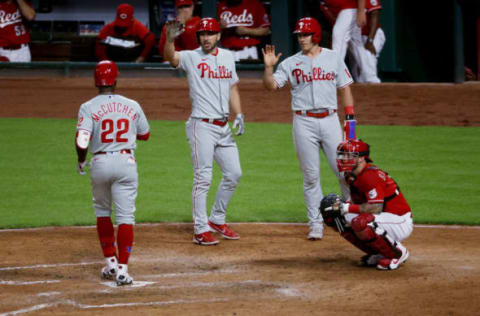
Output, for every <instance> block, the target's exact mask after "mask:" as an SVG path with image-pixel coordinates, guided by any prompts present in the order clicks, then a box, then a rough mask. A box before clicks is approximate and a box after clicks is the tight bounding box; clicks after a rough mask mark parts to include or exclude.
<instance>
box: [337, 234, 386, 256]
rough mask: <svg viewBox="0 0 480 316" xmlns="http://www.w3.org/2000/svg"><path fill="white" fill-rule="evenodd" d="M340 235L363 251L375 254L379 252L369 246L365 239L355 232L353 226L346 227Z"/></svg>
mask: <svg viewBox="0 0 480 316" xmlns="http://www.w3.org/2000/svg"><path fill="white" fill-rule="evenodd" d="M340 235H341V236H342V237H343V238H345V239H346V240H347V241H348V242H349V243H351V244H352V245H354V246H355V247H357V248H358V249H360V250H361V251H363V252H365V253H366V254H369V255H373V254H376V253H378V252H377V251H376V250H375V249H373V248H372V247H370V246H368V245H367V244H366V243H365V242H364V241H362V240H360V239H359V238H358V237H357V235H355V233H354V232H353V230H352V228H350V227H346V228H345V230H344V231H343V232H341V233H340Z"/></svg>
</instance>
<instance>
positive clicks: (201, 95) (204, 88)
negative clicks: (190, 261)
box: [164, 18, 244, 245]
mask: <svg viewBox="0 0 480 316" xmlns="http://www.w3.org/2000/svg"><path fill="white" fill-rule="evenodd" d="M182 31H183V25H182V24H181V23H180V22H179V21H170V22H167V41H166V44H165V51H164V56H165V59H166V60H168V61H169V62H170V64H171V65H172V66H174V67H179V68H181V69H183V70H184V71H185V72H186V73H187V78H188V83H189V86H190V99H191V102H192V113H191V116H190V118H189V120H188V121H187V123H186V133H187V138H188V141H189V143H190V152H191V158H192V163H193V171H194V179H193V190H192V202H193V220H194V236H193V242H194V243H196V244H198V245H215V244H218V240H217V239H215V237H214V236H213V235H212V234H211V233H210V230H213V231H217V232H219V233H220V234H221V235H222V236H223V237H224V238H226V239H233V240H234V239H239V238H240V235H239V234H238V233H236V232H235V231H233V230H232V229H231V228H230V227H229V226H228V225H227V224H226V223H225V219H226V211H227V205H228V202H229V201H230V199H231V197H232V195H233V192H234V191H235V188H236V187H237V184H238V181H239V180H240V177H241V174H242V171H241V168H240V158H239V155H238V148H237V144H236V143H235V140H234V139H233V137H232V132H231V130H230V127H229V125H228V124H227V121H228V117H229V114H230V110H229V108H231V109H232V110H233V112H234V113H235V114H236V118H235V121H234V123H233V128H236V127H238V130H237V132H236V135H241V134H243V133H244V116H243V114H242V109H241V104H240V95H239V92H238V85H237V83H238V76H237V73H236V70H235V61H234V59H233V55H232V53H231V52H230V51H228V50H225V49H222V48H219V47H217V44H218V41H219V40H220V36H221V34H220V26H219V24H218V22H217V21H216V20H215V19H213V18H203V19H201V20H200V23H199V27H198V30H197V37H198V42H199V43H200V47H199V48H197V49H195V50H184V51H181V52H177V51H175V46H174V41H175V38H176V37H177V36H179V35H180V34H181V33H182ZM213 160H215V161H216V162H217V163H218V165H219V166H220V169H221V170H222V173H223V178H222V181H221V182H220V186H219V188H218V191H217V197H216V200H215V204H214V205H213V208H212V212H211V214H210V217H209V218H207V209H206V202H207V193H208V191H209V188H210V183H211V180H212V165H213Z"/></svg>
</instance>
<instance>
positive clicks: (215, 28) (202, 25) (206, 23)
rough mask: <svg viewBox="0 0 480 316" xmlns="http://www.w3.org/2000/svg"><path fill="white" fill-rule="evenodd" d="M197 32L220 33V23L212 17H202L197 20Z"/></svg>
mask: <svg viewBox="0 0 480 316" xmlns="http://www.w3.org/2000/svg"><path fill="white" fill-rule="evenodd" d="M198 32H217V33H220V25H219V24H218V22H217V20H215V19H214V18H203V19H201V20H200V22H198V28H197V33H198Z"/></svg>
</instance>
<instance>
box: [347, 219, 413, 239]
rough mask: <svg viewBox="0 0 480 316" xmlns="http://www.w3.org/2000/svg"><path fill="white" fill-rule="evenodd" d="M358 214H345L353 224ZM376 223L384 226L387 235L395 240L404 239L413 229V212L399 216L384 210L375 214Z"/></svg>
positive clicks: (349, 223)
mask: <svg viewBox="0 0 480 316" xmlns="http://www.w3.org/2000/svg"><path fill="white" fill-rule="evenodd" d="M357 216H358V214H352V213H348V214H346V215H345V220H346V221H347V223H348V225H351V223H352V220H353V219H354V218H355V217H357ZM374 216H375V223H377V225H378V226H379V227H381V228H383V229H384V230H385V231H386V232H387V235H388V236H390V237H391V238H393V239H394V240H395V241H399V242H401V241H403V240H405V239H406V238H407V237H408V236H410V234H411V233H412V231H413V220H412V213H410V212H409V213H407V214H405V215H402V216H398V215H396V214H393V213H388V212H382V213H380V214H374Z"/></svg>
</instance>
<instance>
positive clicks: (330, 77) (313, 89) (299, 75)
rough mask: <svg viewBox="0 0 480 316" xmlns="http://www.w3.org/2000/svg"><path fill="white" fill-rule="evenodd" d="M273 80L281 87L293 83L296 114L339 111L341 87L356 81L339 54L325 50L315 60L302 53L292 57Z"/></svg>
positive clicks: (281, 66) (293, 108)
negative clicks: (338, 101)
mask: <svg viewBox="0 0 480 316" xmlns="http://www.w3.org/2000/svg"><path fill="white" fill-rule="evenodd" d="M273 78H274V79H275V81H276V83H277V85H278V87H283V86H284V85H285V84H286V83H287V82H289V83H290V86H291V93H292V110H294V111H299V110H312V109H320V108H322V109H332V110H334V109H337V88H341V87H345V86H347V85H349V84H351V83H352V82H353V80H352V76H351V75H350V72H349V71H348V68H347V66H346V65H345V62H344V61H343V60H341V59H340V58H339V55H338V53H337V52H336V51H333V50H330V49H327V48H323V47H322V50H321V52H320V53H319V54H318V55H317V56H315V57H314V58H310V57H308V56H306V55H304V54H303V53H302V52H298V53H297V54H295V55H293V56H291V57H288V58H287V59H285V60H284V61H282V62H281V63H280V65H278V68H277V70H276V71H275V73H274V74H273ZM332 88H333V89H332Z"/></svg>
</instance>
